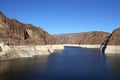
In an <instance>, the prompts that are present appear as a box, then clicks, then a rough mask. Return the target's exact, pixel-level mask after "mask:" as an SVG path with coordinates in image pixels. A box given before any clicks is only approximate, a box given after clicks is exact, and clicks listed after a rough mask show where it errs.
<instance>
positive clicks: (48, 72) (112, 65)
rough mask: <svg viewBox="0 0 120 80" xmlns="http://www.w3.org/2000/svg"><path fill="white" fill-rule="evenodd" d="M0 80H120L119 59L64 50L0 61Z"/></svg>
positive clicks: (117, 56) (92, 52)
mask: <svg viewBox="0 0 120 80" xmlns="http://www.w3.org/2000/svg"><path fill="white" fill-rule="evenodd" d="M0 80H120V56H119V55H108V56H106V55H104V54H102V53H100V52H99V51H98V50H95V49H84V48H74V47H65V50H63V51H61V52H55V53H53V54H51V55H49V56H36V57H34V58H25V59H12V60H6V61H0Z"/></svg>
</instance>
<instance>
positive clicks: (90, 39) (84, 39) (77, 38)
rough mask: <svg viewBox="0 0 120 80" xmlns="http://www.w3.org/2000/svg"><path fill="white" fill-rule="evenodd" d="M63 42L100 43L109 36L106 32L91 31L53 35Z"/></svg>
mask: <svg viewBox="0 0 120 80" xmlns="http://www.w3.org/2000/svg"><path fill="white" fill-rule="evenodd" d="M54 36H55V37H56V38H58V39H60V40H61V41H62V42H63V43H64V44H101V43H103V42H104V40H105V39H106V38H107V37H108V36H109V33H108V32H101V31H93V32H84V33H73V34H60V35H54Z"/></svg>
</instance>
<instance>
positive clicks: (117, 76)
mask: <svg viewBox="0 0 120 80" xmlns="http://www.w3.org/2000/svg"><path fill="white" fill-rule="evenodd" d="M106 58H107V65H108V68H109V71H110V72H111V75H112V77H113V80H120V55H118V54H116V55H113V54H109V55H106Z"/></svg>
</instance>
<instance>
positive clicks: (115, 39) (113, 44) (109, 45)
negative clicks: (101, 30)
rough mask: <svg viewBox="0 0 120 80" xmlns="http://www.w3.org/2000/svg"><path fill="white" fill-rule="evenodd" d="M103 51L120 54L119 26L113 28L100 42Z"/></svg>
mask: <svg viewBox="0 0 120 80" xmlns="http://www.w3.org/2000/svg"><path fill="white" fill-rule="evenodd" d="M101 46H102V51H103V52H105V53H114V54H120V28H118V29H115V30H114V31H113V32H112V33H111V34H110V35H109V36H108V37H107V38H106V39H105V40H104V42H103V43H102V45H101Z"/></svg>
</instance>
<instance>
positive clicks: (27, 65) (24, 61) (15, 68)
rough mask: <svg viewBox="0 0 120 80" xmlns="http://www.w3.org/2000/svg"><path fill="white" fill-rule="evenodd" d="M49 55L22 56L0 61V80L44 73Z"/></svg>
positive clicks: (18, 78)
mask: <svg viewBox="0 0 120 80" xmlns="http://www.w3.org/2000/svg"><path fill="white" fill-rule="evenodd" d="M47 57H48V56H35V57H34V58H21V59H12V60H6V61H0V80H20V79H22V78H25V77H27V76H30V75H33V74H36V73H38V72H39V73H42V71H43V70H44V68H45V65H46V61H47Z"/></svg>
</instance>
